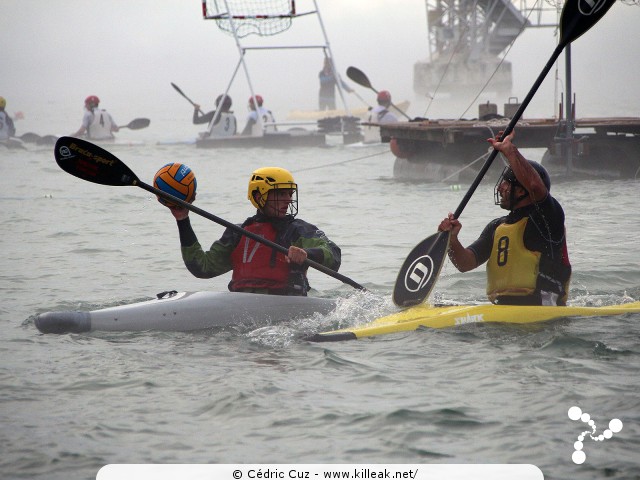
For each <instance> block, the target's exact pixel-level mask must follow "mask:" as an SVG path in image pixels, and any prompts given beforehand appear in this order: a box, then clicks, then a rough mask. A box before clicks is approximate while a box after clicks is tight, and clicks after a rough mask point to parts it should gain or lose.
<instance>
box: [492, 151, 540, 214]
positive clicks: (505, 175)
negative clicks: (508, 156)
mask: <svg viewBox="0 0 640 480" xmlns="http://www.w3.org/2000/svg"><path fill="white" fill-rule="evenodd" d="M527 161H528V162H529V165H531V166H532V167H533V168H534V169H535V171H536V172H538V175H540V179H541V180H542V182H543V183H544V185H545V187H547V190H548V191H550V190H551V179H550V178H549V173H547V170H546V169H545V168H544V167H543V166H542V165H540V164H539V163H538V162H534V161H532V160H527ZM503 181H505V182H509V184H510V185H511V193H510V197H511V198H510V199H509V202H510V207H512V206H513V205H515V203H516V201H519V200H521V198H518V199H516V198H515V188H516V187H521V188H523V189H524V187H523V186H522V184H521V183H520V182H519V181H518V179H517V178H516V175H515V173H513V170H512V169H511V167H509V166H506V167H504V170H502V175H500V178H498V181H497V182H496V186H495V187H494V189H493V196H494V199H495V204H496V205H500V192H499V191H498V188H499V187H500V184H501V183H502V182H503ZM524 190H525V192H526V189H524ZM526 195H529V192H527V193H526Z"/></svg>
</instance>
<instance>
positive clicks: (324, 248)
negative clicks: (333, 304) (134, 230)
mask: <svg viewBox="0 0 640 480" xmlns="http://www.w3.org/2000/svg"><path fill="white" fill-rule="evenodd" d="M247 197H248V199H249V201H250V202H251V204H252V205H253V206H254V207H256V208H257V212H256V214H255V215H254V216H252V217H249V218H247V219H246V220H245V221H244V223H243V224H242V228H244V229H245V230H248V231H250V232H252V233H254V234H256V235H260V236H261V237H263V238H265V239H267V240H270V241H272V242H274V243H277V244H278V245H282V246H283V247H285V248H288V254H287V255H286V256H285V255H283V254H282V253H280V252H277V251H276V250H274V249H272V248H270V247H268V246H266V245H264V244H262V243H259V242H256V241H255V240H253V239H250V238H249V237H246V236H244V235H242V234H241V233H237V232H236V231H234V230H231V229H229V228H227V229H226V230H225V232H224V233H223V235H222V237H221V238H220V239H219V240H216V241H215V242H214V243H213V244H212V245H211V247H210V248H209V250H208V251H206V252H205V251H204V250H203V249H202V246H201V245H200V243H199V242H198V238H197V237H196V234H195V232H194V231H193V228H192V227H191V223H190V221H189V210H187V209H185V208H180V207H169V208H170V209H171V213H172V214H173V216H174V217H175V218H176V220H177V224H178V231H179V233H180V246H181V250H182V259H183V261H184V264H185V266H186V267H187V269H188V270H189V271H190V272H191V273H192V274H193V275H194V276H196V277H198V278H213V277H217V276H218V275H222V274H224V273H226V272H229V271H233V275H232V278H231V282H230V283H229V290H230V291H232V292H251V293H264V294H271V295H301V296H306V295H307V292H308V291H309V289H310V286H309V281H308V280H307V267H305V266H303V263H304V261H305V260H306V259H307V258H309V259H310V260H313V261H315V262H317V263H320V264H322V265H324V266H326V267H328V268H331V269H332V270H334V271H338V268H339V267H340V262H341V251H340V247H338V246H337V245H336V244H335V243H333V242H332V241H331V240H329V238H327V236H326V235H325V234H324V232H323V231H322V230H320V229H318V227H316V226H315V225H312V224H310V223H307V222H305V221H304V220H301V219H299V218H296V215H297V213H298V185H297V184H296V183H295V181H294V179H293V176H292V175H291V173H290V172H289V171H288V170H285V169H284V168H278V167H264V168H259V169H257V170H255V171H254V172H253V173H252V174H251V178H250V180H249V189H248V195H247Z"/></svg>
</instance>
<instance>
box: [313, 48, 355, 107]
mask: <svg viewBox="0 0 640 480" xmlns="http://www.w3.org/2000/svg"><path fill="white" fill-rule="evenodd" d="M318 78H319V79H320V91H319V93H318V108H319V109H320V110H335V109H336V86H337V80H336V75H335V73H334V71H333V65H332V62H331V59H330V58H329V57H324V64H323V66H322V70H320V73H319V74H318ZM340 85H341V86H342V88H344V89H345V90H346V91H347V92H349V93H351V92H353V89H352V88H351V87H349V85H347V84H346V83H345V82H344V81H342V80H340Z"/></svg>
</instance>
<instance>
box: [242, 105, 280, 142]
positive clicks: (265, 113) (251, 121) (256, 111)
mask: <svg viewBox="0 0 640 480" xmlns="http://www.w3.org/2000/svg"><path fill="white" fill-rule="evenodd" d="M256 102H257V103H258V106H257V107H256ZM263 103H264V99H263V98H262V97H261V96H260V95H256V97H255V99H254V98H253V97H249V116H248V117H247V124H246V125H245V127H244V130H242V135H252V136H254V137H261V136H262V135H263V133H264V132H275V131H277V130H278V129H277V128H276V126H275V125H267V124H273V123H275V121H276V120H275V118H274V117H273V113H271V110H269V109H268V108H266V107H263V106H262V104H263ZM259 120H262V122H260V121H259ZM263 127H264V130H263Z"/></svg>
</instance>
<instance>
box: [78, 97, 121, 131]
mask: <svg viewBox="0 0 640 480" xmlns="http://www.w3.org/2000/svg"><path fill="white" fill-rule="evenodd" d="M99 104H100V99H99V98H98V97H96V96H95V95H90V96H88V97H87V98H86V99H85V100H84V116H83V117H82V125H81V126H80V128H79V129H78V131H77V132H75V133H74V134H73V135H72V136H74V137H81V136H83V135H84V136H86V137H87V138H88V139H91V140H107V139H112V138H114V135H113V132H117V131H118V130H119V127H118V125H117V124H116V122H115V121H114V120H113V118H112V117H111V115H110V114H109V112H107V111H106V110H103V109H101V108H98V105H99Z"/></svg>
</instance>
